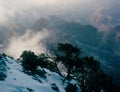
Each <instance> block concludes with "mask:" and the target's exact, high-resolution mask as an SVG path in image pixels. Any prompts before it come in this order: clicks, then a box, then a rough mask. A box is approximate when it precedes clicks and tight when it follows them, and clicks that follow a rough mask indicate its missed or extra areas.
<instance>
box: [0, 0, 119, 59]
mask: <svg viewBox="0 0 120 92" xmlns="http://www.w3.org/2000/svg"><path fill="white" fill-rule="evenodd" d="M119 10H120V1H119V0H0V37H1V36H3V38H7V39H9V42H6V41H5V43H7V48H5V51H4V52H5V53H7V54H9V55H11V56H14V57H19V55H20V54H21V53H22V51H23V50H26V49H30V50H32V51H36V52H37V51H38V50H39V49H41V48H42V46H41V47H40V44H39V42H41V41H42V40H43V39H42V38H46V37H48V31H42V32H43V33H36V34H33V33H31V32H26V33H25V34H24V35H22V36H14V35H12V38H11V39H10V38H9V35H10V34H11V32H13V33H14V32H15V31H16V29H19V30H18V31H20V32H21V31H23V30H27V27H25V26H28V25H31V24H32V22H35V21H37V19H39V18H40V17H45V16H49V15H55V16H59V17H62V18H64V19H66V20H70V21H77V22H80V23H89V24H91V25H93V26H95V27H96V28H98V29H99V30H108V28H109V27H112V26H114V25H120V16H119V15H120V12H119ZM3 26H4V27H3ZM2 27H3V28H2ZM4 29H5V30H4ZM28 29H29V27H28ZM5 31H6V32H5ZM18 31H17V32H18ZM3 33H4V34H6V36H4V35H3ZM31 34H32V35H33V38H30V37H29V36H31ZM40 34H42V35H40ZM38 35H39V36H38ZM49 36H50V34H49ZM25 38H26V40H25V41H24V39H25ZM31 41H34V43H33V44H31ZM16 44H17V46H16ZM19 44H20V45H19ZM41 44H42V43H41ZM0 45H1V47H2V46H3V47H4V45H2V44H0ZM18 45H19V46H18ZM35 48H36V49H35ZM42 50H43V48H42V49H41V51H42Z"/></svg>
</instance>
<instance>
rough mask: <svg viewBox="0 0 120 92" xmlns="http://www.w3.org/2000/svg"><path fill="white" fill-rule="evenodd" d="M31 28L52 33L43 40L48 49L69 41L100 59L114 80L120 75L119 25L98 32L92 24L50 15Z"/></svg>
mask: <svg viewBox="0 0 120 92" xmlns="http://www.w3.org/2000/svg"><path fill="white" fill-rule="evenodd" d="M31 29H33V30H35V31H42V29H47V30H49V31H51V32H52V35H50V36H49V37H47V38H46V39H45V40H44V41H43V43H44V45H45V47H47V48H48V49H51V47H53V46H55V44H57V43H59V42H63V43H64V42H70V43H72V44H74V45H76V46H78V47H80V48H82V49H83V50H84V52H86V53H87V54H89V55H91V56H94V57H95V58H96V59H98V60H99V61H101V64H102V65H103V68H104V69H105V71H106V72H107V73H108V74H110V75H112V76H113V77H114V79H115V80H116V79H117V78H116V77H115V76H120V71H119V70H120V67H119V66H120V63H119V61H120V47H119V45H120V39H119V38H120V32H119V26H117V27H115V28H112V29H111V30H110V31H107V32H99V31H98V30H97V29H96V28H95V27H94V26H92V25H81V24H80V23H76V22H71V21H65V20H63V19H61V18H58V17H55V16H51V17H47V18H42V19H39V20H38V21H37V22H36V23H35V24H34V25H33V27H32V28H31ZM118 80H119V79H118ZM119 81H120V80H119ZM117 82H118V81H117ZM118 83H119V82H118Z"/></svg>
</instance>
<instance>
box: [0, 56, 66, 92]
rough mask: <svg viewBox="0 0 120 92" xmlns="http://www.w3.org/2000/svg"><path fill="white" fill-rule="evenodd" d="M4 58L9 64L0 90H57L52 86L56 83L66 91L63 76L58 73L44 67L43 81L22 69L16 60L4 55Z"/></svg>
mask: <svg viewBox="0 0 120 92" xmlns="http://www.w3.org/2000/svg"><path fill="white" fill-rule="evenodd" d="M2 60H3V61H4V62H5V63H6V66H7V73H6V74H7V77H6V78H5V80H4V81H0V92H56V91H55V90H53V89H52V88H51V84H53V85H54V84H55V85H56V86H57V87H58V89H59V91H58V92H65V90H64V88H65V85H66V84H64V85H63V82H62V77H60V76H59V75H58V74H57V73H54V72H51V71H49V70H48V69H44V70H45V71H46V72H47V73H46V78H45V79H43V78H40V80H41V82H39V81H38V80H35V79H34V78H33V76H30V75H27V74H25V73H24V72H23V71H22V66H21V65H20V64H19V63H18V62H17V61H15V60H13V59H11V58H9V57H6V58H5V57H4V58H2Z"/></svg>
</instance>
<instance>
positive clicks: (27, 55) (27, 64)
mask: <svg viewBox="0 0 120 92" xmlns="http://www.w3.org/2000/svg"><path fill="white" fill-rule="evenodd" d="M20 58H21V62H22V66H23V68H24V70H27V71H30V72H32V73H34V72H35V70H36V68H37V62H36V61H37V55H35V53H34V52H32V51H30V50H29V51H26V50H25V51H23V53H22V54H21V56H20Z"/></svg>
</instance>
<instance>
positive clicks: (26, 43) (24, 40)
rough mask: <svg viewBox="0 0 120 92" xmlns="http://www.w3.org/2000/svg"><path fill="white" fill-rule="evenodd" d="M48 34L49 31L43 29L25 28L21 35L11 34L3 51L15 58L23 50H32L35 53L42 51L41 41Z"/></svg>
mask: <svg viewBox="0 0 120 92" xmlns="http://www.w3.org/2000/svg"><path fill="white" fill-rule="evenodd" d="M49 35H50V31H48V30H46V29H44V30H42V31H40V32H34V31H33V30H27V31H26V33H25V34H24V35H23V36H18V35H16V36H13V37H12V38H11V39H10V40H9V44H8V46H7V48H6V49H5V53H7V54H8V55H10V56H13V57H15V58H19V56H20V55H21V53H22V52H23V51H24V50H32V51H34V52H36V53H40V52H41V53H42V52H44V50H45V48H44V46H43V43H42V41H43V40H44V39H45V38H47V37H48V36H49Z"/></svg>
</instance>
